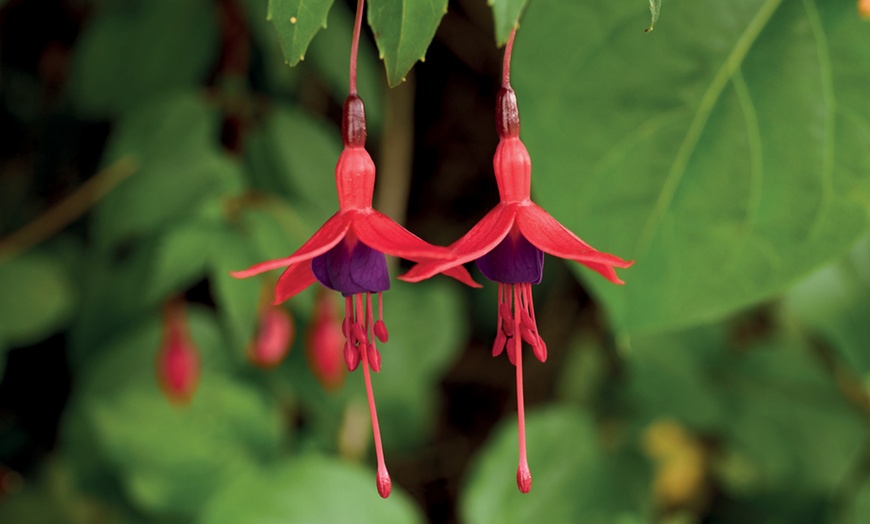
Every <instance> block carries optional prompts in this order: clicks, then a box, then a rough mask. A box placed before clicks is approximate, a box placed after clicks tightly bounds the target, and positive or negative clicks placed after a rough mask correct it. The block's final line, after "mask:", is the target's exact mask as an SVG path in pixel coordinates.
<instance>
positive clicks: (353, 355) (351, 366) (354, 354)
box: [344, 340, 360, 371]
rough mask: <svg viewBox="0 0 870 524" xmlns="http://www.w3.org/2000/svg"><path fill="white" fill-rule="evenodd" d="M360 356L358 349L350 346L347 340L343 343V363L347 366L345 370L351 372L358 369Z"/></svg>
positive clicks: (352, 345)
mask: <svg viewBox="0 0 870 524" xmlns="http://www.w3.org/2000/svg"><path fill="white" fill-rule="evenodd" d="M359 361H360V354H359V348H358V347H356V345H355V344H352V343H351V342H350V341H349V340H348V341H346V342H345V343H344V362H345V364H347V370H348V371H353V370H355V369H356V368H357V367H359Z"/></svg>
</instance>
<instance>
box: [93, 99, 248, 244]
mask: <svg viewBox="0 0 870 524" xmlns="http://www.w3.org/2000/svg"><path fill="white" fill-rule="evenodd" d="M218 116H219V115H218V113H217V111H215V109H214V108H212V107H210V106H209V105H207V104H206V101H205V100H204V99H203V98H202V97H200V96H198V95H196V94H194V93H187V94H180V95H176V96H172V97H169V98H166V99H161V100H156V101H154V102H153V103H149V104H146V105H143V106H142V107H140V108H139V109H137V110H136V111H134V112H131V113H129V114H128V115H127V116H126V117H125V118H124V119H123V120H122V121H121V123H120V125H119V127H118V128H117V130H116V131H115V133H114V135H113V136H112V140H111V141H110V144H109V146H108V150H107V152H106V155H105V159H106V163H110V162H111V161H113V160H114V159H117V158H120V157H122V156H126V155H130V156H132V157H134V158H135V159H136V161H137V162H138V164H139V166H140V169H139V170H138V171H137V172H136V173H134V174H133V175H132V176H131V177H130V178H128V179H127V180H125V181H124V183H122V184H121V185H119V186H118V187H117V188H116V189H115V190H113V191H112V192H111V193H109V194H108V195H107V196H106V197H105V198H104V199H103V200H102V201H101V202H100V203H99V205H98V206H97V207H96V209H95V210H94V224H93V227H94V234H95V236H96V239H97V241H98V242H99V243H100V244H101V245H114V244H115V243H117V242H120V241H123V240H129V239H130V237H136V236H139V235H145V234H149V233H154V232H156V231H157V230H159V229H161V228H164V227H167V226H170V225H173V224H175V223H177V222H178V221H179V220H181V219H183V218H187V217H191V216H193V215H194V214H195V213H196V212H197V211H199V210H200V209H201V206H203V205H204V204H205V203H206V202H207V201H208V200H209V199H215V198H221V197H223V196H225V195H227V194H231V193H235V192H238V191H240V189H241V187H242V181H241V180H242V178H241V170H240V168H239V165H238V164H237V163H236V162H235V161H234V160H233V159H231V158H230V157H229V156H227V155H226V154H225V153H223V151H222V150H221V149H220V144H219V143H218V141H217V133H218V125H219V120H218Z"/></svg>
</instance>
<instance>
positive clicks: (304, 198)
mask: <svg viewBox="0 0 870 524" xmlns="http://www.w3.org/2000/svg"><path fill="white" fill-rule="evenodd" d="M251 138H252V139H253V140H254V141H255V142H254V143H253V144H251V147H250V148H247V147H246V153H247V156H248V160H249V163H251V164H252V165H254V166H257V169H255V173H256V175H257V177H258V178H260V179H265V180H263V182H262V185H267V184H268V186H271V187H276V188H278V189H280V190H281V193H282V194H284V195H287V196H288V197H290V199H291V200H292V201H293V203H294V204H295V206H294V207H296V208H297V209H298V211H299V213H300V214H302V215H303V216H305V217H306V218H307V219H309V220H310V221H311V222H312V223H313V224H317V223H322V222H324V221H325V220H326V219H327V218H329V216H330V215H332V214H333V213H335V211H336V209H338V200H337V198H336V196H335V163H336V162H337V161H338V156H339V155H340V154H341V147H342V146H341V138H340V134H339V130H338V129H337V128H335V127H334V126H331V125H328V124H327V123H326V122H324V121H323V120H320V119H318V118H315V117H313V116H311V115H310V114H308V113H306V112H305V111H302V110H300V109H296V108H294V107H291V106H285V105H281V106H277V107H276V108H275V110H274V111H273V112H272V113H271V114H270V115H269V117H268V119H267V120H266V122H265V125H264V127H263V128H262V129H261V130H258V132H257V133H256V135H254V136H252V137H251Z"/></svg>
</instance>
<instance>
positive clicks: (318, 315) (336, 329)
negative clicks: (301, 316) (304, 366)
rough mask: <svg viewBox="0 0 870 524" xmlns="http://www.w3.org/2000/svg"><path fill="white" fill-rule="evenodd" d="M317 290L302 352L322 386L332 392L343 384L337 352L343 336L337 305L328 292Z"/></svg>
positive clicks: (342, 369) (343, 340)
mask: <svg viewBox="0 0 870 524" xmlns="http://www.w3.org/2000/svg"><path fill="white" fill-rule="evenodd" d="M321 291H322V289H321V290H318V292H317V297H316V298H315V299H314V312H313V313H312V315H311V324H310V325H309V327H308V337H307V338H306V340H305V355H306V356H307V357H308V365H309V366H310V367H311V370H312V371H313V372H314V376H316V377H317V380H318V381H319V382H320V385H321V386H323V389H325V390H327V391H335V390H337V389H339V388H340V387H341V385H342V384H343V383H344V375H345V371H344V368H343V367H342V366H341V360H342V357H341V353H342V348H343V347H344V345H345V337H344V332H343V331H342V322H341V320H340V319H339V317H338V314H337V312H338V304H336V303H335V302H334V300H333V297H332V295H330V294H327V293H323V292H321Z"/></svg>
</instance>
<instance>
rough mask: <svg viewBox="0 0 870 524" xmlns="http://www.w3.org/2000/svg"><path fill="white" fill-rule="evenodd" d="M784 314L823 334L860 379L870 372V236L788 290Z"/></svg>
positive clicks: (784, 303)
mask: <svg viewBox="0 0 870 524" xmlns="http://www.w3.org/2000/svg"><path fill="white" fill-rule="evenodd" d="M783 307H784V309H785V311H786V312H787V313H789V314H791V315H794V317H796V318H797V319H799V320H800V321H801V322H802V323H803V324H805V325H806V326H808V327H809V328H810V329H812V330H813V331H814V332H816V333H818V334H819V335H821V337H822V338H823V339H824V340H825V341H827V342H828V343H829V344H830V346H831V347H832V348H833V349H834V350H835V351H837V353H838V354H839V355H840V356H841V358H842V359H843V361H844V362H845V363H846V365H847V366H848V367H849V368H850V369H851V370H852V371H853V372H854V373H855V374H856V375H858V376H861V377H863V376H867V374H868V373H870V354H868V351H867V341H868V340H870V324H868V322H867V319H868V318H870V236H865V237H864V238H863V239H861V241H860V242H859V243H858V244H856V246H855V248H854V249H853V250H852V251H851V252H850V253H849V255H848V256H846V257H845V258H844V259H843V260H840V261H838V262H836V263H834V264H832V265H830V266H826V267H824V268H822V269H821V270H819V271H817V272H815V273H813V274H812V275H810V276H809V277H808V278H806V279H805V280H803V281H801V282H800V283H799V284H798V285H796V286H794V287H793V288H792V289H790V290H789V291H788V293H787V294H786V296H785V300H784V301H783Z"/></svg>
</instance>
